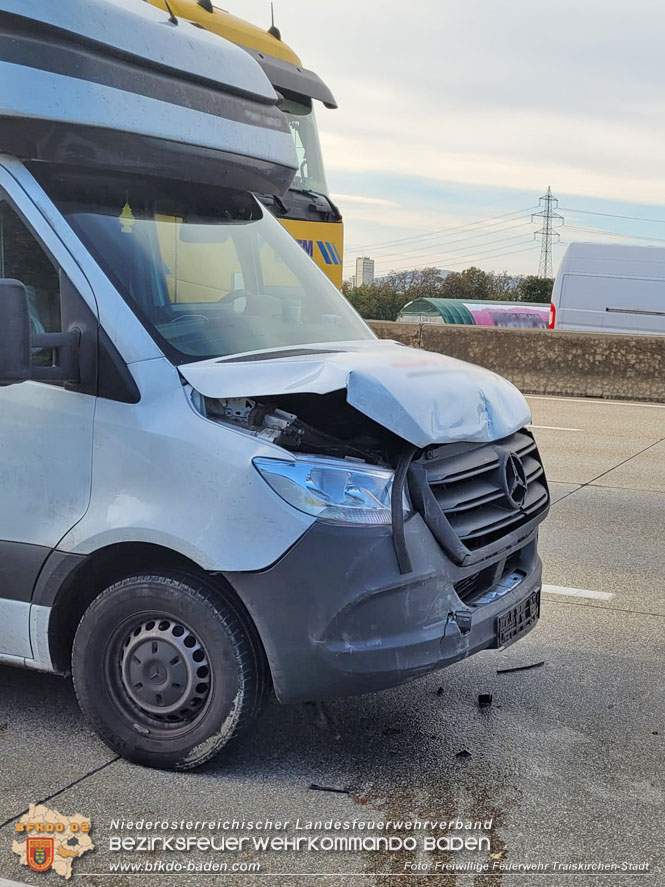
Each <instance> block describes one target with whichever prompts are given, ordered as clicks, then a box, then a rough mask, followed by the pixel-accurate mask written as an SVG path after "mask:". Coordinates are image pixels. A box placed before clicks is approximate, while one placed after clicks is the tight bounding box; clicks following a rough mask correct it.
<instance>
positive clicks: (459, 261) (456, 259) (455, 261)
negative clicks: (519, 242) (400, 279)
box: [390, 241, 539, 272]
mask: <svg viewBox="0 0 665 887" xmlns="http://www.w3.org/2000/svg"><path fill="white" fill-rule="evenodd" d="M531 243H532V245H531V246H527V247H521V248H520V249H518V250H510V251H508V252H505V251H504V252H502V251H501V250H502V247H499V252H498V253H497V252H496V248H495V249H492V250H488V251H487V253H490V254H493V255H488V254H486V253H468V254H466V255H462V256H451V258H450V259H449V260H448V259H447V260H446V265H447V266H455V265H464V264H466V265H469V257H472V261H473V259H476V258H478V257H480V256H485V258H486V259H501V258H503V257H504V256H513V255H517V253H523V252H528V251H529V250H535V249H538V248H539V247H538V246H537V245H533V241H531ZM418 267H422V266H417V265H403V266H401V267H399V268H390V272H392V271H409V270H411V269H412V268H418Z"/></svg>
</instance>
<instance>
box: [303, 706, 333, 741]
mask: <svg viewBox="0 0 665 887" xmlns="http://www.w3.org/2000/svg"><path fill="white" fill-rule="evenodd" d="M305 711H306V712H307V714H308V715H309V717H310V720H311V721H312V724H313V725H314V726H315V727H316V729H317V730H322V731H325V732H326V733H330V734H331V735H332V737H333V739H337V740H338V741H339V740H340V739H341V738H342V734H341V733H340V730H339V727H338V726H337V723H336V722H335V719H334V718H333V716H332V715H331V714H330V712H329V711H328V708H327V706H326V705H324V704H323V702H306V703H305Z"/></svg>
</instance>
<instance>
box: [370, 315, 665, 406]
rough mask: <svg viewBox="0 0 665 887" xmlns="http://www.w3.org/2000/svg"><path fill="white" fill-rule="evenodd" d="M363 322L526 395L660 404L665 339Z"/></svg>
mask: <svg viewBox="0 0 665 887" xmlns="http://www.w3.org/2000/svg"><path fill="white" fill-rule="evenodd" d="M369 323H370V325H371V327H372V328H373V330H374V332H375V333H376V334H377V335H378V336H379V337H380V338H382V339H396V340H397V341H399V342H404V344H405V345H412V346H414V347H416V348H424V349H426V350H428V351H435V352H438V353H439V354H447V355H449V356H450V357H457V358H459V359H460V360H467V361H469V362H470V363H476V364H479V365H480V366H484V367H487V368H488V369H490V370H493V371H494V372H496V373H499V374H500V375H501V376H505V377H506V378H507V379H510V381H511V382H513V383H514V384H515V385H517V387H518V388H519V389H520V390H521V391H523V392H524V393H525V394H552V395H565V396H571V397H603V398H608V399H614V400H642V401H653V402H665V336H632V335H613V334H608V333H579V332H568V331H563V330H556V331H551V330H538V329H513V328H499V327H493V328H488V327H479V326H461V325H460V326H458V325H454V324H445V323H390V322H388V321H374V320H372V321H369Z"/></svg>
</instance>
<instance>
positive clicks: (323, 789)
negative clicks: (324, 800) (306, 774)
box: [310, 782, 351, 795]
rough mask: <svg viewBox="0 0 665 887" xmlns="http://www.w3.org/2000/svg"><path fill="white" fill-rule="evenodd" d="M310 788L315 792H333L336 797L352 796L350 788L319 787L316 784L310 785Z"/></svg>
mask: <svg viewBox="0 0 665 887" xmlns="http://www.w3.org/2000/svg"><path fill="white" fill-rule="evenodd" d="M310 788H311V790H312V791H313V792H332V793H333V794H336V795H350V794H351V792H350V790H349V789H348V788H333V787H332V786H330V785H317V784H316V782H312V783H311V784H310Z"/></svg>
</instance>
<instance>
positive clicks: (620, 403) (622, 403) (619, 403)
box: [524, 394, 665, 410]
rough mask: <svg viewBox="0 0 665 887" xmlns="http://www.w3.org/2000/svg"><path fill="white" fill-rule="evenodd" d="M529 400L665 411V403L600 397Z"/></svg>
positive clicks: (533, 397) (532, 396) (530, 397)
mask: <svg viewBox="0 0 665 887" xmlns="http://www.w3.org/2000/svg"><path fill="white" fill-rule="evenodd" d="M524 396H525V397H526V399H527V400H561V401H563V402H565V403H586V404H589V403H600V404H610V405H613V406H615V407H647V408H648V409H652V410H654V409H655V410H665V403H642V401H641V400H603V398H598V397H555V396H554V395H552V394H525V395H524Z"/></svg>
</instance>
